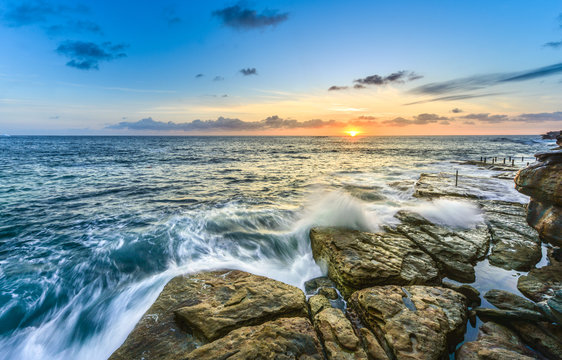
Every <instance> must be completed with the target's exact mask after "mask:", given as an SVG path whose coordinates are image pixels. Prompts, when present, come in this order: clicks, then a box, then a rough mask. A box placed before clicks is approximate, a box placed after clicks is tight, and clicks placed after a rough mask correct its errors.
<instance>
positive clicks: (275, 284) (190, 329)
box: [110, 151, 562, 360]
mask: <svg viewBox="0 0 562 360" xmlns="http://www.w3.org/2000/svg"><path fill="white" fill-rule="evenodd" d="M537 158H538V161H537V162H536V163H533V164H531V165H530V166H528V167H527V168H525V169H522V170H521V171H519V172H518V173H517V175H516V176H515V171H514V170H515V169H514V168H513V167H511V168H509V167H506V168H505V169H501V171H506V174H505V175H504V176H505V177H506V178H513V177H515V184H516V187H517V189H518V190H519V191H520V192H522V193H524V194H527V195H529V196H530V197H531V200H530V203H529V205H528V206H527V207H524V206H522V205H521V204H518V203H510V202H505V201H494V200H485V199H483V198H482V197H481V196H480V195H479V194H481V193H482V191H481V190H485V189H486V187H487V186H489V184H488V180H487V179H486V178H482V177H471V176H463V178H462V181H461V182H460V183H459V184H458V186H454V175H451V174H444V173H440V174H422V175H421V176H420V179H419V180H418V182H417V183H416V185H415V193H414V196H416V197H419V198H426V199H450V198H453V199H463V200H466V201H470V202H473V203H474V204H475V206H478V207H479V208H480V209H481V212H482V214H483V222H482V223H481V224H478V225H477V226H475V227H474V228H471V229H464V230H459V229H452V228H449V227H446V226H442V225H439V224H435V223H432V222H431V221H429V220H428V219H426V218H424V217H422V216H421V215H419V214H417V213H415V212H411V211H400V212H398V213H397V214H396V215H395V217H396V219H397V222H398V223H397V225H395V226H386V227H385V228H384V229H382V231H381V232H378V233H368V232H361V231H356V230H349V229H342V228H331V227H316V228H312V229H311V230H310V241H311V248H312V253H313V256H314V259H315V260H316V262H317V263H319V264H320V265H321V266H323V267H325V268H326V269H327V275H328V276H327V277H323V278H317V279H312V280H310V281H308V282H307V283H305V290H306V293H305V292H303V291H301V290H300V289H298V288H296V287H293V286H290V285H287V284H284V283H281V282H279V281H276V280H272V279H269V278H266V277H262V276H257V275H253V274H249V273H246V272H242V271H238V270H220V271H211V272H201V273H197V274H191V275H183V276H178V277H176V278H174V279H172V280H171V281H170V282H169V283H168V284H167V285H166V286H165V287H164V290H163V291H162V293H161V294H160V295H159V297H158V299H157V300H156V301H155V303H154V304H153V305H152V306H151V308H150V309H149V310H148V311H147V312H146V313H145V314H144V315H143V316H142V318H141V320H140V321H139V322H138V323H137V325H136V326H135V328H134V330H133V331H132V332H131V334H130V335H129V336H128V338H127V339H126V341H125V342H124V344H123V345H122V346H121V347H120V348H119V349H117V350H116V351H115V352H114V353H113V354H112V355H111V357H110V359H113V360H117V359H146V360H149V359H227V358H228V359H389V360H394V359H444V358H448V357H449V356H451V355H452V354H454V356H455V358H456V359H562V327H561V325H560V324H562V323H561V320H562V251H561V250H560V245H561V244H562V238H561V236H562V210H561V209H562V151H552V152H548V153H541V154H537ZM473 165H477V166H499V165H498V164H495V165H491V164H480V163H473ZM527 222H528V224H529V225H530V226H529V225H528V224H527ZM531 226H532V227H531ZM533 228H534V229H533ZM543 250H546V252H547V259H548V262H547V264H546V265H545V264H542V265H544V266H542V265H541V266H540V267H537V266H538V264H539V262H540V261H541V259H542V257H543V256H542V254H543ZM484 260H485V261H488V262H489V264H491V265H493V266H496V267H499V268H502V269H505V270H509V271H512V270H513V271H518V272H520V273H521V272H523V274H522V275H521V276H520V277H519V278H518V281H517V289H518V290H519V292H520V293H521V295H523V296H525V297H526V298H525V297H522V296H519V294H514V293H511V292H508V291H505V290H501V289H492V290H489V291H486V292H485V293H484V294H480V292H479V291H478V289H476V288H475V287H473V286H471V285H469V284H473V283H474V282H475V279H476V272H475V266H476V265H477V264H478V263H479V262H482V261H484ZM484 302H485V303H486V306H484V304H483V303H484ZM488 304H489V305H488ZM477 318H478V319H479V321H481V322H482V325H481V326H480V328H479V330H478V336H477V338H476V339H475V340H474V341H468V342H464V343H462V341H463V338H464V336H465V331H466V329H467V323H468V322H470V323H471V324H474V323H475V322H476V319H477ZM459 345H460V346H459Z"/></svg>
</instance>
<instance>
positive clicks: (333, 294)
mask: <svg viewBox="0 0 562 360" xmlns="http://www.w3.org/2000/svg"><path fill="white" fill-rule="evenodd" d="M318 294H320V295H324V296H325V297H327V298H328V299H329V300H336V299H337V298H338V291H337V290H336V289H335V288H332V287H330V288H328V287H321V288H320V289H319V290H318Z"/></svg>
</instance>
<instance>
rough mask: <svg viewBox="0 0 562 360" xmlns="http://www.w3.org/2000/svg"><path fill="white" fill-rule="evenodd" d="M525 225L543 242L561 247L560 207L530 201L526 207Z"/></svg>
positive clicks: (561, 210) (561, 225)
mask: <svg viewBox="0 0 562 360" xmlns="http://www.w3.org/2000/svg"><path fill="white" fill-rule="evenodd" d="M527 223H528V224H529V225H531V226H532V227H534V228H535V229H536V230H537V231H538V233H539V234H540V235H541V237H542V238H543V239H544V240H545V241H547V242H549V243H551V244H553V245H556V246H562V207H560V206H556V205H552V204H549V203H541V202H538V201H535V200H532V199H531V201H529V205H528V206H527Z"/></svg>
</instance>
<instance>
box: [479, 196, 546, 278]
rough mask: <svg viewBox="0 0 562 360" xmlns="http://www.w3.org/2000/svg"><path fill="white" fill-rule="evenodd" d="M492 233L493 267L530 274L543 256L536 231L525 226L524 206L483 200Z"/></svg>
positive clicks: (483, 207)
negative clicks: (528, 272)
mask: <svg viewBox="0 0 562 360" xmlns="http://www.w3.org/2000/svg"><path fill="white" fill-rule="evenodd" d="M479 204H480V206H481V207H482V210H483V213H484V219H485V221H486V224H487V225H488V228H489V230H490V234H491V248H492V250H491V252H490V255H489V256H488V259H489V261H490V264H492V265H494V266H498V267H501V268H504V269H506V270H519V271H529V270H530V269H532V268H533V267H534V266H535V264H537V263H538V262H539V261H540V259H541V256H542V252H541V241H540V238H539V236H538V234H537V232H536V231H535V230H534V229H533V228H531V227H529V226H528V225H527V224H526V223H525V207H524V206H523V205H522V204H518V203H512V202H506V201H480V202H479Z"/></svg>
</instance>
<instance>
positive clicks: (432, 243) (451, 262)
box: [396, 211, 489, 282]
mask: <svg viewBox="0 0 562 360" xmlns="http://www.w3.org/2000/svg"><path fill="white" fill-rule="evenodd" d="M396 218H398V219H399V220H400V221H402V223H401V224H400V225H398V226H397V227H396V231H398V232H399V233H401V234H402V235H404V236H406V237H407V238H409V239H410V240H412V242H414V243H415V244H416V245H418V246H419V247H420V248H421V249H422V250H423V251H425V252H426V253H427V254H428V255H430V256H431V257H432V258H433V259H434V260H435V261H436V263H437V265H438V266H439V268H440V270H441V272H442V273H443V274H444V275H445V276H447V277H449V278H451V279H453V280H457V281H461V282H473V281H474V280H475V274H474V265H476V262H477V261H478V260H480V259H482V258H484V256H485V255H486V253H487V252H488V245H489V233H488V229H487V228H486V226H484V225H482V226H478V227H476V228H475V229H471V230H456V231H455V230H451V229H447V228H445V227H442V226H438V225H435V224H433V223H431V222H429V221H428V220H426V219H425V218H423V217H422V216H421V215H418V214H416V213H413V212H411V211H399V212H398V213H397V214H396Z"/></svg>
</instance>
